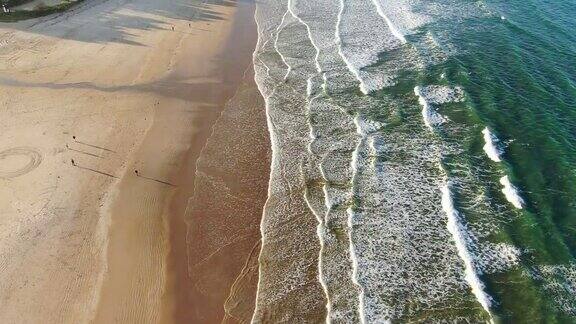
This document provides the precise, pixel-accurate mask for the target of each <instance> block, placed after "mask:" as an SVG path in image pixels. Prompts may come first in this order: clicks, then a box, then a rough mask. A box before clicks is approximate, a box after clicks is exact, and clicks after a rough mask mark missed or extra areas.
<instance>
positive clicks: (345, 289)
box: [253, 0, 576, 323]
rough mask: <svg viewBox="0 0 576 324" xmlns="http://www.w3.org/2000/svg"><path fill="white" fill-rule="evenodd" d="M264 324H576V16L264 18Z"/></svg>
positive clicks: (405, 2) (427, 2)
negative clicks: (268, 151)
mask: <svg viewBox="0 0 576 324" xmlns="http://www.w3.org/2000/svg"><path fill="white" fill-rule="evenodd" d="M255 15H256V22H257V24H258V36H259V40H258V45H257V48H256V50H255V53H254V66H255V71H256V82H257V84H258V87H259V90H260V92H261V93H262V95H263V97H264V99H265V102H266V111H267V116H268V127H269V131H270V134H271V142H272V151H273V157H272V166H271V178H270V186H269V198H268V202H267V204H266V207H265V210H264V217H263V220H262V224H261V234H262V251H261V253H260V273H259V285H258V293H257V304H256V310H255V314H254V317H253V321H254V322H270V321H274V322H322V321H327V322H334V323H354V322H359V323H385V322H472V323H476V322H521V323H535V322H547V323H572V322H576V260H575V252H576V18H574V17H576V3H574V2H573V1H572V0H558V1H553V2H551V1H541V0H522V1H520V0H510V1H495V0H478V1H468V0H397V1H385V0H314V1H309V0H306V1H305V0H261V1H258V3H257V10H256V14H255Z"/></svg>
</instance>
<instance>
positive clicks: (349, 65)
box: [336, 0, 369, 95]
mask: <svg viewBox="0 0 576 324" xmlns="http://www.w3.org/2000/svg"><path fill="white" fill-rule="evenodd" d="M343 14H344V0H340V11H339V12H338V19H337V20H336V44H337V45H338V54H339V55H340V57H341V58H342V61H344V64H346V67H347V68H348V71H350V73H352V74H353V75H354V77H355V78H356V80H358V82H360V91H362V93H363V94H365V95H366V94H368V92H369V91H368V88H367V87H366V84H365V83H364V81H363V80H362V78H361V77H360V70H359V69H357V68H356V67H355V66H354V65H353V64H352V63H351V62H350V60H348V59H347V58H346V55H344V52H343V51H342V37H341V36H340V25H341V24H342V15H343Z"/></svg>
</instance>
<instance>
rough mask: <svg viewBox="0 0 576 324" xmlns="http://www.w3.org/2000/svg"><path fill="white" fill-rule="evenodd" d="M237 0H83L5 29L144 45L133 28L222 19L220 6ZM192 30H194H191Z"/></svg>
mask: <svg viewBox="0 0 576 324" xmlns="http://www.w3.org/2000/svg"><path fill="white" fill-rule="evenodd" d="M236 2H237V0H188V1H186V0H178V1H169V0H131V1H127V0H119V1H118V0H85V2H83V3H81V4H79V5H78V6H75V7H73V8H71V9H70V10H69V11H67V12H64V13H60V14H55V15H51V16H47V17H43V18H39V19H34V20H30V21H27V22H21V23H16V24H3V27H5V28H7V29H14V30H22V31H26V32H29V33H36V34H41V35H46V36H50V37H54V38H61V39H70V40H76V41H81V42H90V43H108V42H113V43H122V44H129V45H137V46H144V45H143V44H142V43H140V42H139V41H138V39H136V37H135V36H134V35H135V33H133V32H132V31H133V30H153V29H157V30H171V29H172V26H173V25H174V24H176V23H177V22H178V21H185V22H192V21H205V22H210V21H215V20H221V19H223V17H222V15H221V14H220V13H218V11H217V10H216V8H217V7H220V6H227V7H228V6H236ZM192 31H194V30H192Z"/></svg>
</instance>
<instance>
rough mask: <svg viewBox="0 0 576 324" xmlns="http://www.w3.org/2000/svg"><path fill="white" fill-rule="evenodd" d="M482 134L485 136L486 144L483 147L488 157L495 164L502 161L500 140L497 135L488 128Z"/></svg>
mask: <svg viewBox="0 0 576 324" xmlns="http://www.w3.org/2000/svg"><path fill="white" fill-rule="evenodd" d="M482 134H484V142H485V143H486V144H484V147H483V148H484V152H486V155H488V157H489V158H490V159H491V160H492V161H494V162H500V161H502V160H501V159H500V154H501V152H500V149H499V148H498V138H497V137H496V135H494V134H493V133H492V132H491V131H490V129H489V128H488V127H486V128H484V130H482Z"/></svg>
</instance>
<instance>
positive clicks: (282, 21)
mask: <svg viewBox="0 0 576 324" xmlns="http://www.w3.org/2000/svg"><path fill="white" fill-rule="evenodd" d="M288 13H289V10H286V12H285V13H284V16H282V20H281V21H280V24H279V25H278V28H276V37H275V38H274V49H275V50H276V52H277V53H278V55H280V59H281V60H282V63H284V65H286V67H287V68H288V70H287V71H286V75H284V80H286V79H288V76H289V75H290V72H291V71H292V66H290V64H288V61H286V58H285V57H284V55H282V52H280V48H278V39H279V38H280V32H281V31H282V29H284V21H285V20H286V16H287V15H288Z"/></svg>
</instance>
